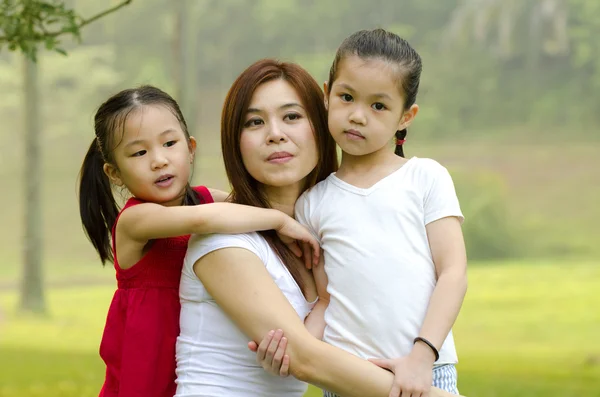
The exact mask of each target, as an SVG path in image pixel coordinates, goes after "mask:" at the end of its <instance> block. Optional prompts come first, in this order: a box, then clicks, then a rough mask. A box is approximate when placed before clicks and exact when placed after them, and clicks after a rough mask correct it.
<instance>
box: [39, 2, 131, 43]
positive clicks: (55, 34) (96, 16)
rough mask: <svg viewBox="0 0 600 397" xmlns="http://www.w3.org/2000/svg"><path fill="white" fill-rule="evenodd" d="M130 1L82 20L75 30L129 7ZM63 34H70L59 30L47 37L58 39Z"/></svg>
mask: <svg viewBox="0 0 600 397" xmlns="http://www.w3.org/2000/svg"><path fill="white" fill-rule="evenodd" d="M132 1H133V0H125V1H123V2H121V3H119V4H117V5H116V6H114V7H111V8H109V9H106V10H104V11H102V12H100V13H98V14H96V15H94V16H93V17H91V18H88V19H84V20H83V21H81V23H80V24H79V25H77V29H81V28H82V27H84V26H85V25H89V24H90V23H92V22H95V21H97V20H98V19H100V18H102V17H104V16H106V15H108V14H112V13H113V12H115V11H118V10H120V9H121V8H123V7H125V6H126V5H129V4H130V3H131V2H132ZM65 33H71V32H70V31H68V30H64V29H63V30H59V31H58V32H54V33H49V34H48V36H47V37H58V36H60V35H62V34H65Z"/></svg>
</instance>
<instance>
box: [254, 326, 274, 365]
mask: <svg viewBox="0 0 600 397" xmlns="http://www.w3.org/2000/svg"><path fill="white" fill-rule="evenodd" d="M274 334H275V331H269V333H268V334H267V335H265V337H264V338H263V340H262V341H260V345H258V349H257V350H256V362H257V363H259V364H260V365H262V363H263V361H264V360H265V356H266V354H267V349H268V347H269V344H270V343H271V339H272V338H273V335H274Z"/></svg>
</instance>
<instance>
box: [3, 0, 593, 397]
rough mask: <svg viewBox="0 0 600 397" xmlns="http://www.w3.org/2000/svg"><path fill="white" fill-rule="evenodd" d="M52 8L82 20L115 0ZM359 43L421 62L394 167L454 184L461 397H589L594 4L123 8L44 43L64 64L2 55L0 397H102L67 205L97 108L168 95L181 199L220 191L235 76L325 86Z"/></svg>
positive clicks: (173, 1)
mask: <svg viewBox="0 0 600 397" xmlns="http://www.w3.org/2000/svg"><path fill="white" fill-rule="evenodd" d="M11 3H12V4H13V5H14V4H15V3H20V2H15V1H6V0H5V1H3V7H4V9H3V10H0V13H5V12H7V10H8V9H9V8H10V4H11ZM49 3H55V4H61V3H64V6H65V7H66V8H65V9H67V10H68V9H74V10H75V13H76V14H78V15H81V16H83V18H86V17H88V16H93V15H96V14H98V13H100V12H102V11H103V10H106V9H110V8H111V7H117V6H118V5H119V4H120V3H123V2H122V1H117V0H94V1H92V0H70V1H54V2H49ZM7 4H8V6H7ZM0 15H2V18H5V15H3V14H0ZM7 20H8V19H4V20H0V36H7V29H8V28H7V26H8V25H7V23H6V21H7ZM375 27H383V28H386V29H389V30H391V31H393V32H395V33H397V34H399V35H401V36H402V37H404V38H406V39H407V40H408V41H409V42H410V43H411V44H412V45H413V46H414V47H415V49H416V50H417V51H418V52H419V53H420V54H421V56H422V58H423V62H424V68H423V75H422V82H421V91H420V94H419V97H418V100H417V102H418V103H419V105H420V107H421V111H420V113H419V116H418V118H417V120H416V122H415V123H414V124H413V127H412V128H411V129H410V131H409V136H408V142H407V144H406V145H405V153H407V156H413V155H416V156H419V157H432V158H434V159H436V160H438V161H439V162H441V163H442V164H443V165H445V166H446V167H448V168H449V169H450V171H451V173H452V175H453V178H454V181H455V183H456V186H457V191H458V195H459V199H460V201H461V205H462V208H463V211H464V213H465V216H466V222H465V224H464V229H463V230H464V234H465V238H466V243H467V248H468V254H469V291H468V293H467V297H466V300H465V302H464V305H463V309H462V312H461V314H460V316H459V318H458V321H457V323H456V325H455V327H454V332H455V340H456V344H457V348H458V353H459V359H460V363H459V365H458V367H457V368H458V373H459V389H460V391H461V393H462V394H464V395H467V396H479V397H496V396H498V397H499V396H502V397H504V396H506V397H508V396H523V397H525V396H561V397H562V396H564V397H567V396H600V339H599V338H598V335H599V334H600V309H599V304H600V298H599V297H598V295H597V294H595V293H594V292H593V291H594V290H597V289H598V287H600V244H598V243H599V241H600V229H599V228H598V227H597V225H598V224H599V223H600V205H599V204H600V160H598V157H597V154H598V150H599V149H600V138H599V127H600V40H599V39H598V38H599V37H600V1H598V0H419V1H408V0H395V1H394V0H369V1H366V0H319V1H317V0H218V1H216V0H134V1H130V4H128V5H126V6H124V7H122V8H119V9H118V10H116V11H115V12H113V13H110V14H109V15H105V16H103V17H102V18H100V19H98V20H97V21H94V22H93V23H90V24H89V25H86V26H84V27H82V29H81V42H78V41H76V40H72V39H70V38H68V37H64V38H63V39H62V40H61V42H60V43H52V42H50V43H48V42H46V43H45V44H46V45H47V46H48V47H49V48H55V49H58V50H59V51H61V52H62V51H63V50H64V51H66V53H67V55H66V56H65V55H63V54H61V53H59V52H57V51H54V50H45V49H43V45H42V48H41V49H40V50H39V52H38V53H37V63H33V62H31V61H26V58H25V57H24V56H23V54H22V53H23V51H25V52H28V51H29V49H28V48H27V47H25V48H21V49H19V47H18V46H17V47H16V48H15V50H14V51H11V49H10V48H9V46H5V45H3V44H4V43H3V42H2V38H3V37H0V45H3V46H2V47H0V92H1V93H2V94H1V95H0V120H1V123H0V180H1V181H2V189H1V195H0V200H1V205H0V225H2V227H0V397H29V396H46V397H53V396H66V397H71V396H72V397H86V396H95V395H97V394H98V391H99V388H100V385H101V383H102V380H103V375H104V366H103V363H102V361H101V360H100V358H99V356H98V352H97V351H98V344H99V341H100V336H101V332H102V327H103V325H104V320H105V316H106V312H107V309H108V305H109V303H110V299H111V297H112V293H113V291H114V288H115V282H114V270H113V269H112V267H111V266H110V265H108V266H106V267H104V268H103V267H102V266H101V264H100V262H99V260H98V259H97V257H96V255H95V251H94V250H93V248H92V246H91V244H90V243H89V242H88V241H87V240H86V237H85V235H84V233H83V231H82V227H81V224H80V220H79V212H78V203H77V194H76V191H77V177H78V172H79V167H80V165H81V162H82V161H83V157H84V154H85V152H86V150H87V148H88V146H89V145H90V143H91V141H92V138H93V136H94V135H93V125H92V120H93V115H94V112H95V110H96V108H97V107H98V106H99V105H100V103H101V102H102V101H104V100H105V99H107V98H108V96H110V95H112V94H113V93H115V92H117V91H118V90H121V89H123V88H128V87H132V86H136V85H140V84H146V83H148V84H153V85H157V86H159V87H161V88H162V89H164V90H166V91H168V92H169V93H171V94H172V95H174V96H175V97H176V98H177V99H178V100H179V102H180V104H181V105H182V108H183V111H184V113H185V116H186V118H187V120H188V124H189V125H190V131H191V133H192V134H193V135H194V136H195V137H196V139H197V140H198V149H199V150H198V152H197V154H198V155H197V160H196V164H195V174H194V182H195V183H197V184H204V185H207V186H210V187H215V188H220V189H225V190H228V189H229V186H228V183H227V180H226V178H225V174H224V169H223V164H222V159H221V149H220V142H219V139H220V136H219V133H220V132H219V121H220V112H221V106H222V103H223V99H224V96H225V94H226V92H227V89H228V88H229V86H230V85H231V83H232V82H233V80H234V79H235V77H236V76H237V75H238V74H239V73H240V72H241V71H242V70H243V69H245V68H246V67H247V66H248V65H249V64H250V63H252V62H254V61H255V60H258V59H260V58H263V57H276V58H279V59H282V60H288V61H293V62H297V63H299V64H300V65H302V66H304V67H305V68H306V69H308V70H309V71H310V72H311V74H312V75H313V76H314V77H315V79H316V80H317V81H319V82H323V81H325V80H326V79H327V74H328V70H329V67H330V65H331V62H332V60H333V56H334V54H335V50H336V48H337V46H338V45H339V44H340V43H341V41H342V40H343V39H344V38H345V37H346V36H348V35H349V34H351V33H353V32H354V31H356V30H359V29H366V28H375ZM43 44H44V43H43ZM38 202H39V203H40V205H39V206H38V205H36V203H38ZM309 395H311V396H317V395H320V394H319V393H318V391H316V390H315V389H311V390H309Z"/></svg>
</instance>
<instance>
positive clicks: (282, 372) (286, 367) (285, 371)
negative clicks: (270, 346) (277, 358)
mask: <svg viewBox="0 0 600 397" xmlns="http://www.w3.org/2000/svg"><path fill="white" fill-rule="evenodd" d="M289 375H290V356H288V355H287V354H286V355H284V356H283V361H282V362H281V368H280V369H279V376H282V377H284V378H285V377H287V376H289Z"/></svg>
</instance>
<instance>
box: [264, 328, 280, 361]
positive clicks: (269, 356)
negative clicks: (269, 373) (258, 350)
mask: <svg viewBox="0 0 600 397" xmlns="http://www.w3.org/2000/svg"><path fill="white" fill-rule="evenodd" d="M282 336H283V331H282V330H280V329H278V330H277V331H275V333H274V334H273V338H272V339H271V343H269V346H268V347H267V352H266V354H265V362H266V363H265V364H266V365H268V366H269V367H271V366H272V365H273V357H274V356H275V352H277V347H278V346H279V342H281V337H282Z"/></svg>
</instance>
